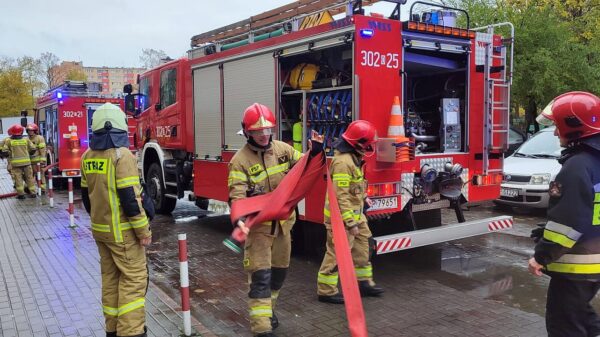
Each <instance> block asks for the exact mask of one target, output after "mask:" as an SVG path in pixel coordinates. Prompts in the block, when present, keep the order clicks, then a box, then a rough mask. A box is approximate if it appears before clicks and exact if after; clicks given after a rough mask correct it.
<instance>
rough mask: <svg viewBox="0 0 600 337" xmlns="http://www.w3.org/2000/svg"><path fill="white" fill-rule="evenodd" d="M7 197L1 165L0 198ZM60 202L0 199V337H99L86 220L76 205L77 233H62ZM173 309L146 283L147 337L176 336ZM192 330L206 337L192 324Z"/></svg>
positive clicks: (95, 273) (95, 264)
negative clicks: (3, 195)
mask: <svg viewBox="0 0 600 337" xmlns="http://www.w3.org/2000/svg"><path fill="white" fill-rule="evenodd" d="M11 191H12V182H11V180H10V177H9V176H8V174H7V172H6V170H5V166H4V163H2V162H0V194H4V193H8V192H11ZM67 202H68V200H67V198H66V193H65V192H62V193H58V195H57V196H56V198H55V205H56V207H55V208H54V209H51V208H50V207H49V206H48V205H47V198H46V197H42V198H37V199H26V200H16V199H15V198H14V197H13V198H6V199H0V337H15V336H19V337H31V336H34V337H45V336H49V337H59V336H65V337H66V336H82V337H83V336H96V337H101V336H102V337H103V336H105V331H104V317H103V315H102V310H101V278H100V265H99V257H98V250H97V248H96V244H95V242H94V240H93V238H92V235H91V232H90V230H89V225H88V224H89V217H88V216H87V214H86V213H85V211H84V210H83V207H81V206H80V205H79V206H78V207H76V221H75V222H76V224H78V225H79V226H78V227H77V228H72V229H71V228H68V226H69V217H68V213H67V211H66V208H67V207H68V203H67ZM44 203H46V204H44ZM175 255H177V253H176V252H175ZM151 275H152V271H151ZM177 309H178V304H177V303H175V301H173V300H172V299H171V298H169V297H168V296H166V295H165V293H164V292H163V291H162V290H160V289H159V288H157V287H156V286H155V285H154V284H153V283H152V282H151V284H150V286H149V290H148V294H147V297H146V312H147V313H146V318H147V319H146V320H147V322H146V323H147V326H148V329H149V333H148V336H152V337H166V336H179V335H180V326H182V323H181V322H182V321H181V318H180V312H178V311H177ZM194 329H195V330H196V331H197V332H201V333H202V334H201V335H202V336H212V334H211V333H210V332H209V331H207V330H206V329H205V328H204V327H203V326H202V325H201V324H197V321H196V324H194Z"/></svg>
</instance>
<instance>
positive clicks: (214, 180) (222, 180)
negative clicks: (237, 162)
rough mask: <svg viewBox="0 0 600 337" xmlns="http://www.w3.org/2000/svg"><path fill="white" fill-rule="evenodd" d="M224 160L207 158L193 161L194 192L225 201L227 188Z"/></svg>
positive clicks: (197, 194) (227, 172) (204, 196)
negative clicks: (217, 160) (209, 159)
mask: <svg viewBox="0 0 600 337" xmlns="http://www.w3.org/2000/svg"><path fill="white" fill-rule="evenodd" d="M228 175H229V171H228V169H227V163H226V162H220V161H219V162H216V161H208V160H195V161H194V194H195V195H196V196H200V197H203V198H208V199H216V200H221V201H227V200H228V199H229V190H228V188H227V176H228Z"/></svg>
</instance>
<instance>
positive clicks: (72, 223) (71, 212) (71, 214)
mask: <svg viewBox="0 0 600 337" xmlns="http://www.w3.org/2000/svg"><path fill="white" fill-rule="evenodd" d="M68 188H69V228H75V227H77V226H76V225H75V214H74V212H75V206H74V205H73V178H71V177H69V179H68Z"/></svg>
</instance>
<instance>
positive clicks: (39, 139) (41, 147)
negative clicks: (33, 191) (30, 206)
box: [25, 123, 46, 192]
mask: <svg viewBox="0 0 600 337" xmlns="http://www.w3.org/2000/svg"><path fill="white" fill-rule="evenodd" d="M25 130H26V131H27V135H29V140H30V141H31V142H32V143H33V145H34V146H35V148H36V151H35V153H34V154H33V155H31V168H32V169H33V175H34V177H37V173H38V171H41V174H40V187H41V188H42V192H45V190H46V177H45V175H44V171H43V168H44V167H46V141H45V140H44V137H43V136H42V135H40V134H39V132H40V128H39V127H38V126H37V124H35V123H29V124H27V127H25ZM38 163H39V164H40V165H39V166H38Z"/></svg>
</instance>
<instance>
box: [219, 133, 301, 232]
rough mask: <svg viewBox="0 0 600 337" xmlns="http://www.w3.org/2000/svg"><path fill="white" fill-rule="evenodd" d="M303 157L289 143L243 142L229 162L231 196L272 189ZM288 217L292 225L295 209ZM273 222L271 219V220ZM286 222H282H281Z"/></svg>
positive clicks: (255, 193)
mask: <svg viewBox="0 0 600 337" xmlns="http://www.w3.org/2000/svg"><path fill="white" fill-rule="evenodd" d="M300 157H302V153H300V152H299V151H296V150H295V149H294V148H293V147H291V146H290V145H288V144H286V143H284V142H280V141H277V140H273V141H272V142H271V146H270V147H269V148H268V149H266V150H263V149H259V148H256V147H254V146H252V145H250V144H246V145H244V147H242V148H241V149H240V150H239V151H238V152H237V153H236V154H235V155H234V156H233V158H232V159H231V162H230V163H229V176H228V179H227V186H228V187H229V200H230V201H233V200H237V199H241V198H247V197H251V196H255V195H260V194H265V193H267V192H271V191H273V190H274V189H275V188H276V187H277V186H278V185H279V183H280V182H281V180H282V179H283V177H284V176H285V175H286V173H287V172H288V171H289V170H290V168H291V167H292V166H294V164H296V162H298V160H299V159H300ZM279 220H287V221H285V223H286V225H287V226H286V227H288V226H289V227H290V228H291V225H293V223H294V222H295V220H296V215H295V214H294V213H292V215H291V216H290V218H288V219H279ZM269 224H270V223H269ZM282 225H283V224H282Z"/></svg>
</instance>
